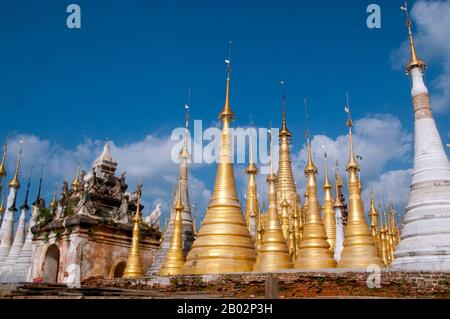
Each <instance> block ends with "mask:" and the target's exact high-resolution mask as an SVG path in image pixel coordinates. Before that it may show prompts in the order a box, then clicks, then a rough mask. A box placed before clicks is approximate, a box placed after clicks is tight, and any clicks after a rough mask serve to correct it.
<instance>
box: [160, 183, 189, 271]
mask: <svg viewBox="0 0 450 319" xmlns="http://www.w3.org/2000/svg"><path fill="white" fill-rule="evenodd" d="M181 191H182V190H181V178H178V196H177V202H176V204H175V220H174V225H173V235H172V238H171V241H170V247H169V251H168V252H167V255H166V258H165V259H164V263H163V264H162V266H161V269H160V271H159V274H160V275H161V276H168V275H179V274H181V273H182V272H183V266H184V262H185V259H184V254H183V237H182V230H183V229H182V220H181V213H182V212H183V203H182V199H181Z"/></svg>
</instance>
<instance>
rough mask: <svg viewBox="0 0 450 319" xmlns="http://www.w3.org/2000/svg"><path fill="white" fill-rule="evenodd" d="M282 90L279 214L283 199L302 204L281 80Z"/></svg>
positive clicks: (278, 190)
mask: <svg viewBox="0 0 450 319" xmlns="http://www.w3.org/2000/svg"><path fill="white" fill-rule="evenodd" d="M281 90H282V100H281V101H282V102H281V106H282V117H281V129H280V131H279V133H278V138H279V158H278V172H277V185H276V187H277V200H278V203H277V208H278V214H281V210H282V207H281V203H282V201H283V199H286V201H287V202H288V203H289V207H290V208H291V209H292V208H294V207H297V206H300V208H301V204H300V205H299V203H300V197H299V196H298V193H297V188H296V186H295V181H294V174H293V173H292V161H291V150H290V148H291V139H292V133H291V132H290V131H289V129H288V128H287V124H286V94H285V87H284V82H283V81H281ZM289 222H290V223H294V221H293V220H292V218H290V221H289Z"/></svg>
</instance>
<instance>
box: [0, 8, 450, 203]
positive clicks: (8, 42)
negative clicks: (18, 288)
mask: <svg viewBox="0 0 450 319" xmlns="http://www.w3.org/2000/svg"><path fill="white" fill-rule="evenodd" d="M72 2H75V3H77V4H79V5H80V7H81V25H82V28H81V29H79V30H75V29H74V30H70V29H68V28H67V27H66V24H65V21H66V17H67V15H68V14H67V13H66V6H67V5H68V4H70V3H72ZM373 2H374V1H320V2H312V1H268V0H265V1H231V0H230V1H220V2H219V1H124V0H121V1H118V0H114V1H112V0H110V1H81V0H77V1H49V0H42V1H33V2H30V1H22V0H18V1H10V2H8V3H6V2H2V4H1V5H0V41H1V50H0V70H1V71H0V105H1V118H2V124H1V125H0V137H1V140H2V141H5V140H10V141H12V140H14V139H17V136H18V135H23V136H25V137H27V136H28V137H29V136H31V135H34V136H35V137H36V138H37V140H38V141H40V142H42V141H44V142H47V144H48V145H47V146H48V147H49V150H51V151H52V152H61V154H66V156H71V155H70V154H74V152H75V153H76V152H81V151H80V148H82V146H86V145H90V146H89V147H87V148H86V149H85V152H87V151H86V150H91V149H95V150H96V151H98V150H99V145H98V144H99V141H103V140H105V139H110V140H112V141H113V142H114V145H116V146H117V147H118V148H121V147H122V153H121V154H122V155H121V157H123V156H126V155H124V152H125V150H129V149H132V147H130V148H129V149H128V148H127V146H132V145H135V144H136V143H138V144H139V141H141V142H142V141H145V140H146V137H148V136H152V138H154V139H157V140H158V139H161V140H164V138H165V137H166V136H168V135H169V134H170V132H171V131H172V129H173V128H174V127H178V126H180V125H183V117H184V109H183V104H184V103H185V97H186V90H187V88H191V90H192V98H191V104H192V106H191V119H202V120H203V121H204V123H207V124H208V125H209V124H210V123H213V122H214V121H216V120H217V115H218V112H219V111H220V108H221V106H222V105H223V99H224V84H225V65H224V63H223V60H224V58H225V57H226V54H227V52H226V43H227V41H228V40H232V41H233V53H232V99H231V102H232V108H233V110H234V111H235V112H236V121H235V125H236V126H239V125H247V124H248V122H249V119H250V115H252V118H253V121H254V123H255V125H256V126H260V127H265V126H267V125H268V123H269V121H270V120H271V121H272V122H273V124H274V125H279V122H280V89H279V81H280V80H284V81H285V82H286V90H287V103H288V121H289V122H288V123H289V127H290V129H291V131H292V132H293V134H294V141H293V143H294V145H293V152H294V153H299V154H298V155H299V157H300V156H301V154H302V151H301V150H302V148H303V146H304V131H305V121H304V110H303V99H304V97H305V96H306V97H308V100H309V115H310V122H309V125H310V129H311V132H312V133H313V134H314V135H323V136H328V137H330V138H331V139H333V140H336V141H337V139H338V136H340V135H345V134H346V127H345V113H344V112H343V106H344V103H345V92H347V91H348V92H350V102H351V106H352V115H353V117H354V119H355V120H358V119H365V118H376V117H377V116H378V115H379V114H385V116H386V114H389V116H390V117H392V118H394V119H396V120H398V123H400V130H401V131H402V132H403V133H404V134H405V136H406V135H408V134H412V132H413V114H412V107H411V103H410V93H409V90H410V85H409V80H408V78H407V77H406V76H405V73H404V67H403V64H404V61H405V54H403V53H404V50H402V49H401V45H402V43H404V41H405V40H406V36H407V33H406V30H405V28H404V17H403V13H402V12H401V11H400V9H399V6H400V5H401V4H402V3H401V1H387V0H383V1H381V0H380V1H376V3H378V4H379V5H380V6H381V18H382V26H381V29H368V28H367V26H366V19H367V16H368V15H369V14H368V13H366V8H367V5H368V4H369V3H373ZM434 2H435V1H427V2H426V3H425V4H423V5H425V6H428V5H431V6H432V5H433V3H434ZM442 3H443V4H444V5H448V1H444V2H442ZM442 3H441V5H442ZM410 6H411V7H412V6H413V3H411V5H410ZM430 12H434V11H433V10H431V11H430ZM416 15H417V16H418V17H419V15H420V12H417V13H416ZM413 17H414V9H413ZM427 23H428V22H427V21H424V22H423V25H422V27H423V30H424V31H423V32H424V34H426V27H427ZM430 23H433V21H432V20H431V22H430ZM436 23H438V22H436ZM418 27H419V26H418ZM418 32H420V31H418ZM446 32H447V33H448V30H447V31H446ZM418 37H420V36H418ZM422 38H423V41H422V43H421V42H420V41H419V43H418V49H419V50H420V48H421V47H426V44H427V42H426V41H427V37H426V36H424V37H421V39H422ZM447 39H448V34H447ZM422 52H424V53H423V54H422V56H423V58H424V59H426V60H427V57H428V58H429V60H427V62H429V69H428V71H427V74H426V80H427V83H428V86H429V88H430V93H431V95H432V96H433V94H436V95H444V96H445V94H443V93H442V92H447V91H446V90H447V89H448V87H449V84H448V82H445V81H444V82H443V85H444V88H442V85H441V86H439V85H438V84H436V83H437V82H436V81H439V79H440V77H442V75H443V74H444V75H445V74H446V72H447V71H448V70H447V69H446V66H447V63H448V60H446V59H445V57H443V56H441V55H439V54H436V52H434V53H433V52H431V53H430V52H428V51H427V52H425V49H424V50H423V51H422ZM419 53H420V51H419ZM447 68H448V66H447ZM440 83H441V84H442V81H441V82H440ZM433 84H434V86H433ZM447 105H450V103H449V104H447ZM449 119H450V116H449V112H448V108H445V107H440V108H439V112H435V120H436V122H437V125H438V127H439V129H440V132H441V137H442V138H443V140H444V142H445V143H448V139H447V131H449V126H448V123H449ZM396 123H397V122H396ZM398 123H397V124H398ZM204 125H205V124H204ZM363 125H364V122H362V123H361V126H363ZM379 143H383V141H382V140H380V141H379ZM44 144H45V143H44ZM142 144H145V143H142ZM162 144H164V143H162ZM49 145H50V146H49ZM80 145H82V146H80ZM92 145H94V146H92ZM139 145H140V144H139ZM370 145H373V144H370ZM91 146H92V148H90V147H91ZM409 146H410V147H411V145H409ZM394 147H395V146H394ZM24 149H25V150H24V154H25V156H26V145H25V146H24ZM113 150H114V148H113ZM341 151H342V152H343V153H345V152H346V149H343V150H341ZM71 152H72V153H71ZM77 154H78V156H80V155H79V153H77ZM83 154H85V156H84V157H82V161H85V162H84V163H85V164H86V166H87V167H88V165H89V164H90V161H91V160H92V158H93V157H95V156H96V154H86V153H83ZM411 155H412V153H411V148H410V149H409V151H405V152H403V153H401V154H397V155H395V156H393V157H392V159H390V158H389V159H387V160H386V162H385V165H383V167H382V169H381V170H380V172H378V171H375V173H376V174H377V175H381V174H383V173H388V172H390V171H393V170H407V169H408V168H410V167H411V163H412V162H411ZM14 156H15V155H14V154H13V153H12V154H11V156H10V160H11V161H12V160H13V159H14ZM113 156H114V154H113ZM128 156H130V157H139V156H141V154H139V152H138V153H137V154H128ZM155 156H156V155H155ZM76 161H77V159H76V158H72V159H71V160H70V165H69V164H68V165H67V166H64V167H65V168H67V167H70V169H73V165H75V164H74V163H75V162H76ZM30 162H31V160H30ZM35 165H39V164H37V163H35ZM9 167H10V168H11V167H12V166H11V165H10V166H9ZM363 167H364V166H363ZM171 169H172V170H173V174H175V175H176V173H177V172H176V166H173V167H172V168H171ZM130 171H131V170H130ZM214 172H215V170H214V165H210V166H208V167H206V166H204V165H203V166H202V167H199V168H196V169H195V168H194V170H193V174H194V175H195V176H196V178H197V179H198V181H199V182H200V181H201V184H202V187H204V188H205V190H208V189H209V190H210V189H211V187H212V183H213V180H214ZM67 174H69V173H68V171H65V172H64V173H63V172H61V176H64V177H66V176H67ZM239 174H241V175H242V173H239ZM131 175H132V174H131ZM169 175H170V174H169V173H167V175H165V176H156V175H151V176H148V179H149V183H148V184H149V188H150V187H152V186H151V185H153V184H158V185H164V183H168V181H169V180H170V178H171V177H170V176H169ZM368 175H369V176H370V172H368ZM10 176H11V175H10ZM61 176H58V174H57V173H55V174H53V175H52V174H50V173H49V174H48V176H47V179H46V185H47V189H48V192H47V194H48V193H51V186H50V185H52V184H53V182H54V180H58V179H60V178H62V177H61ZM131 179H132V181H133V182H134V180H133V178H132V177H131ZM158 179H160V180H161V183H157V181H158ZM371 180H373V181H374V182H375V181H376V177H375V176H372V177H371ZM297 182H298V184H299V185H300V184H304V181H303V180H298V181H297ZM238 183H239V181H238ZM368 183H369V184H370V183H371V181H368ZM23 184H25V183H23ZM169 184H170V183H168V184H166V185H165V187H166V188H168V193H170V191H171V190H170V185H169ZM241 184H242V185H244V186H245V179H242V181H241ZM168 185H169V186H168ZM299 187H300V186H299ZM130 188H134V184H132V183H130ZM144 193H145V177H144ZM206 195H207V193H205V197H207V196H206ZM165 199H167V193H164V191H163V190H161V191H160V192H155V193H152V192H150V193H148V194H147V202H148V203H152V204H153V203H154V201H155V200H165ZM198 200H199V201H200V200H201V199H198ZM386 200H387V199H386ZM402 203H404V201H403V202H401V203H400V204H399V205H400V206H401V205H402ZM204 205H206V204H204ZM400 209H401V207H400Z"/></svg>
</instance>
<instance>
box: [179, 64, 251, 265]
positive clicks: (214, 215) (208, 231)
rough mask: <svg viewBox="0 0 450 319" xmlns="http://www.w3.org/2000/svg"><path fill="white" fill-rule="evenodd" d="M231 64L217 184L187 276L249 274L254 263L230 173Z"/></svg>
mask: <svg viewBox="0 0 450 319" xmlns="http://www.w3.org/2000/svg"><path fill="white" fill-rule="evenodd" d="M230 62H231V61H230V59H228V60H226V63H227V65H228V67H227V84H226V94H225V104H224V107H223V109H222V111H221V112H220V115H219V118H220V119H221V120H222V136H221V148H220V158H219V163H218V164H217V175H216V181H215V185H214V190H213V193H212V195H211V200H210V203H209V207H208V209H207V211H206V214H205V218H204V220H203V224H202V226H201V227H200V230H199V232H198V235H197V238H196V239H195V241H194V243H193V245H192V249H191V251H190V252H189V254H188V255H187V257H186V263H185V265H184V271H183V272H184V273H186V274H218V273H227V272H241V271H251V270H252V269H253V264H254V263H255V260H256V251H255V246H254V243H253V239H252V237H251V235H250V233H249V231H248V228H247V224H246V223H245V219H244V216H243V215H242V212H241V206H240V204H239V199H238V195H237V191H236V183H235V179H234V172H233V150H232V148H231V145H232V138H233V136H232V134H231V130H230V124H231V121H232V120H233V119H234V113H233V111H232V110H231V107H230Z"/></svg>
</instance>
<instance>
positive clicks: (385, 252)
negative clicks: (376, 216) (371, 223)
mask: <svg viewBox="0 0 450 319" xmlns="http://www.w3.org/2000/svg"><path fill="white" fill-rule="evenodd" d="M379 250H380V256H381V259H382V261H383V264H384V266H386V267H387V266H388V265H389V260H388V247H387V241H386V228H385V227H384V225H383V215H381V216H380V248H379Z"/></svg>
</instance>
